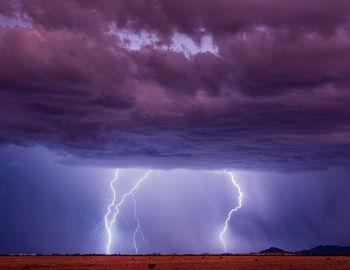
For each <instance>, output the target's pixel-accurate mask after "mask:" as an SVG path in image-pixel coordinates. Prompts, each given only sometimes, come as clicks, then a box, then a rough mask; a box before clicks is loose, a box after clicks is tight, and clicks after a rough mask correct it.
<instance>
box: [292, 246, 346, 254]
mask: <svg viewBox="0 0 350 270" xmlns="http://www.w3.org/2000/svg"><path fill="white" fill-rule="evenodd" d="M297 253H301V254H305V255H350V247H341V246H330V245H326V246H317V247H314V248H312V249H308V250H302V251H299V252H297Z"/></svg>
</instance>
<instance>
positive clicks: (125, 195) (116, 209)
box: [105, 170, 152, 254]
mask: <svg viewBox="0 0 350 270" xmlns="http://www.w3.org/2000/svg"><path fill="white" fill-rule="evenodd" d="M151 171H152V170H149V171H147V172H146V173H145V175H144V176H143V177H141V178H140V179H139V180H138V181H137V183H136V184H135V185H134V186H133V187H132V188H131V189H130V191H129V192H127V193H125V194H124V195H123V197H122V198H121V200H120V202H119V203H118V204H116V205H115V189H114V186H113V184H114V182H115V181H116V180H117V179H118V177H117V176H116V177H115V178H114V179H113V180H112V181H111V184H110V186H111V189H112V191H113V200H112V202H111V203H110V204H109V206H108V211H107V214H106V215H105V228H106V230H107V234H108V242H107V246H106V253H107V254H110V247H111V243H112V230H111V227H112V225H113V224H114V222H115V221H116V219H117V216H118V214H119V213H120V209H119V208H120V207H121V206H122V205H123V203H124V202H125V200H126V199H127V198H128V197H129V196H131V195H133V194H134V193H135V192H136V191H137V190H138V188H139V186H140V185H141V183H142V182H143V181H144V180H145V179H146V178H147V177H148V175H149V174H150V173H151ZM117 173H118V170H117V172H116V175H117ZM114 205H115V207H114V214H113V217H112V220H111V221H110V222H109V224H108V217H109V216H110V215H111V213H112V210H111V209H112V207H113V206H114Z"/></svg>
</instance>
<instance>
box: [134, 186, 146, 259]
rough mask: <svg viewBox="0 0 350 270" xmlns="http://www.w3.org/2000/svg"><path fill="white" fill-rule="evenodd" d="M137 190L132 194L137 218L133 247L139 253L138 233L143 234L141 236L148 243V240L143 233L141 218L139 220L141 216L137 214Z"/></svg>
mask: <svg viewBox="0 0 350 270" xmlns="http://www.w3.org/2000/svg"><path fill="white" fill-rule="evenodd" d="M136 191H137V190H136ZM136 191H135V192H134V193H133V194H132V196H131V199H132V201H133V203H134V218H135V220H136V228H135V231H134V234H133V247H134V249H135V253H136V254H138V248H137V244H136V236H137V233H139V234H140V235H141V238H142V240H143V242H145V243H147V241H146V238H145V236H144V234H143V231H142V229H141V223H140V220H139V218H138V216H137V210H136V208H137V205H136V200H135V194H136Z"/></svg>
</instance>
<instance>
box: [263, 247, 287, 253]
mask: <svg viewBox="0 0 350 270" xmlns="http://www.w3.org/2000/svg"><path fill="white" fill-rule="evenodd" d="M259 253H285V251H284V250H283V249H280V248H276V247H270V248H268V249H265V250H262V251H260V252H259Z"/></svg>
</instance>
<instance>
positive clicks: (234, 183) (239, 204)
mask: <svg viewBox="0 0 350 270" xmlns="http://www.w3.org/2000/svg"><path fill="white" fill-rule="evenodd" d="M224 172H225V173H226V174H228V175H229V176H230V177H231V180H232V184H233V185H234V186H235V187H236V188H237V190H238V193H239V196H238V205H237V206H236V207H235V208H232V209H231V211H230V212H229V214H228V216H227V218H226V221H225V226H224V228H223V230H222V231H221V233H220V235H219V237H220V241H221V244H222V246H223V247H224V250H225V252H226V243H225V240H224V234H225V233H226V231H227V228H228V223H229V221H230V219H231V215H232V214H233V212H236V211H237V210H238V209H239V208H241V207H242V198H243V193H242V191H241V188H240V187H239V185H238V184H237V182H236V181H235V179H234V176H233V173H232V172H229V171H224Z"/></svg>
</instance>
